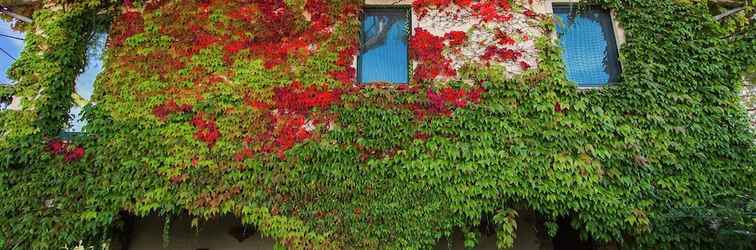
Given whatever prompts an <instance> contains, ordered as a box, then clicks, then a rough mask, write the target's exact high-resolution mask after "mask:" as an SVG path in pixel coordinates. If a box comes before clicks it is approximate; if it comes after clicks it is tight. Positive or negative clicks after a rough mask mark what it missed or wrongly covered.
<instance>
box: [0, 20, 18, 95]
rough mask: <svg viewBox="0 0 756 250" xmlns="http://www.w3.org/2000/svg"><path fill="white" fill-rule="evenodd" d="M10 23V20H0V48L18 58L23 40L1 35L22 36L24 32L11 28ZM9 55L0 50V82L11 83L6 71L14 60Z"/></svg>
mask: <svg viewBox="0 0 756 250" xmlns="http://www.w3.org/2000/svg"><path fill="white" fill-rule="evenodd" d="M12 25H13V23H12V22H11V21H6V20H0V49H2V50H4V51H6V52H8V54H10V56H12V57H13V58H18V57H19V56H20V55H21V49H23V48H24V41H21V40H18V39H13V38H9V37H5V36H3V35H6V36H13V37H19V38H23V37H24V33H21V32H18V31H15V30H13V29H11V26H12ZM10 56H8V55H6V54H5V53H3V52H0V84H11V83H12V82H11V80H10V79H8V76H7V72H8V69H9V68H10V66H11V64H12V63H13V61H15V60H14V59H13V58H11V57H10Z"/></svg>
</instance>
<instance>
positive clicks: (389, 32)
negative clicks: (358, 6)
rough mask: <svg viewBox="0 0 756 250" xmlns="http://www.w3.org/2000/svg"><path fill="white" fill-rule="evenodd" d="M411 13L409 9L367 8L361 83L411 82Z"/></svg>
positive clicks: (360, 65)
mask: <svg viewBox="0 0 756 250" xmlns="http://www.w3.org/2000/svg"><path fill="white" fill-rule="evenodd" d="M408 15H409V13H408V11H407V9H366V10H365V14H364V17H363V20H362V37H361V44H362V46H363V47H362V48H361V50H360V58H359V60H358V65H357V68H358V73H357V77H358V80H359V81H360V82H361V83H371V82H390V83H407V82H409V73H408V68H409V56H408V38H409V20H408ZM381 27H383V29H381Z"/></svg>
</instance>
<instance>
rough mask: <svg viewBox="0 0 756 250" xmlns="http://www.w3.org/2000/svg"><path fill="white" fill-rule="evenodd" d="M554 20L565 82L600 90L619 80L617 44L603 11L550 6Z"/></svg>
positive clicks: (612, 29)
mask: <svg viewBox="0 0 756 250" xmlns="http://www.w3.org/2000/svg"><path fill="white" fill-rule="evenodd" d="M554 18H555V19H556V20H555V21H556V23H557V25H556V26H557V28H556V29H557V35H558V37H559V42H560V46H561V47H562V51H563V52H562V57H563V58H562V59H564V62H565V64H566V67H567V78H568V79H569V80H571V81H574V82H576V83H577V84H578V86H579V87H600V86H604V85H606V84H608V83H613V82H617V81H618V80H619V73H620V65H619V59H618V51H617V41H616V38H615V36H614V28H613V27H614V26H613V25H612V18H611V15H610V14H609V12H608V11H607V10H604V9H601V8H597V7H587V8H581V9H579V10H578V9H577V8H576V6H574V5H554Z"/></svg>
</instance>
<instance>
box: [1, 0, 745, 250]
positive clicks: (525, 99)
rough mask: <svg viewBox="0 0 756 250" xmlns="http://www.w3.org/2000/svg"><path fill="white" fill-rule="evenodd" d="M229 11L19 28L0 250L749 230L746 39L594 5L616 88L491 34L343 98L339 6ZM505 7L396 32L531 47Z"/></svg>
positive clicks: (666, 13)
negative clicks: (81, 82) (614, 50)
mask: <svg viewBox="0 0 756 250" xmlns="http://www.w3.org/2000/svg"><path fill="white" fill-rule="evenodd" d="M247 2H250V3H241V1H231V0H228V1H225V0H216V1H194V0H191V1H190V0H185V1H184V0H176V1H146V2H134V3H132V2H131V1H126V2H125V3H124V4H123V6H121V7H120V8H119V10H117V11H112V9H111V7H110V6H109V5H107V4H100V1H84V2H82V3H77V4H68V5H66V7H65V8H57V9H56V8H50V9H40V10H37V11H36V12H35V14H34V19H35V23H34V26H33V28H34V32H29V33H27V41H26V42H27V45H26V48H25V50H24V52H23V54H22V56H21V58H20V59H19V61H18V62H17V63H16V64H15V65H14V67H13V69H12V70H11V76H12V77H14V78H15V79H16V80H18V85H17V86H18V87H17V88H16V89H17V90H16V91H17V92H16V94H17V95H19V96H24V97H26V100H25V102H24V110H23V111H21V112H16V113H10V114H3V115H2V116H0V119H2V120H0V122H1V123H2V127H0V131H2V132H3V133H2V135H0V138H2V140H0V150H2V153H1V154H0V155H2V158H0V168H1V169H2V170H1V171H0V195H1V196H0V197H2V199H3V201H4V204H3V205H2V206H0V232H1V234H0V242H4V244H5V245H4V246H5V248H9V249H45V248H55V247H57V246H61V245H71V244H73V243H75V242H78V241H79V240H80V239H86V241H85V242H84V243H89V242H97V241H99V240H104V239H106V238H108V234H109V233H110V230H112V229H113V228H114V227H113V226H114V225H116V224H117V222H118V213H119V212H120V211H128V212H130V213H133V214H136V215H140V216H143V215H147V214H150V213H157V214H161V215H170V214H175V213H179V212H182V211H188V212H189V213H190V214H191V215H192V216H195V217H198V218H210V217H213V216H218V215H222V214H233V215H235V216H237V217H239V218H241V219H242V221H243V222H244V223H248V224H254V225H256V226H257V227H258V229H259V230H260V232H262V233H263V234H264V235H267V236H271V237H274V238H276V239H277V240H278V241H279V243H280V244H281V245H283V246H286V247H289V248H316V249H331V248H428V247H430V246H432V245H434V244H435V242H436V240H437V239H438V238H440V237H443V236H448V235H450V233H451V231H452V230H453V229H454V228H463V229H464V230H465V231H467V232H468V233H467V234H470V236H469V237H466V238H467V240H466V245H467V243H470V245H474V243H475V241H476V240H475V239H476V236H475V233H474V232H472V231H471V230H469V228H471V227H472V226H475V225H477V224H479V223H480V222H481V218H482V217H483V216H484V215H487V214H493V215H494V217H493V221H494V222H495V223H496V224H497V225H498V228H497V231H498V235H497V238H498V239H499V242H498V245H499V246H500V247H507V246H511V245H512V242H513V241H514V238H513V237H514V234H513V233H514V231H515V229H516V227H517V225H516V222H515V218H516V216H517V212H516V209H521V208H527V209H532V210H533V211H535V212H537V213H538V214H540V215H541V216H543V217H544V218H546V219H547V220H548V221H549V222H548V223H547V227H548V228H549V229H550V230H549V231H550V232H552V234H553V231H554V230H555V227H554V226H553V225H554V223H553V221H555V220H556V219H558V218H560V217H563V216H572V218H573V219H574V220H573V222H572V224H574V225H575V226H576V227H577V229H579V230H580V231H581V232H582V233H583V235H584V236H585V237H590V238H592V239H595V240H597V241H604V242H606V241H616V242H618V243H620V244H623V245H624V246H627V247H635V248H644V249H645V248H652V249H657V248H659V249H666V248H681V249H688V248H744V249H745V248H748V247H749V246H750V242H751V241H752V238H751V236H749V235H746V234H739V233H737V232H743V231H746V232H747V231H751V232H752V231H753V228H752V227H753V221H752V219H750V217H749V216H752V214H753V198H752V197H753V195H752V192H753V191H752V190H756V189H755V187H754V184H755V183H756V182H754V176H753V167H754V166H756V147H754V144H753V142H754V134H753V132H752V131H750V130H749V126H748V121H747V116H746V113H745V112H744V108H743V106H742V104H740V102H739V100H738V96H737V94H738V91H739V87H740V79H741V75H742V73H743V72H744V71H745V70H746V67H747V66H749V65H754V63H756V44H754V42H753V41H754V39H753V38H754V35H756V33H754V30H753V29H752V28H750V29H745V31H744V33H742V34H741V35H738V36H730V35H729V34H730V32H728V30H727V29H723V28H722V27H721V26H720V24H719V23H717V22H716V21H714V20H713V18H712V16H711V14H710V13H709V9H708V8H707V6H706V5H705V4H704V3H700V2H686V1H655V0H631V1H613V0H602V1H596V2H595V3H597V4H601V5H604V6H607V7H610V8H611V9H613V10H616V12H617V17H618V20H619V22H620V23H622V25H623V26H624V28H625V31H626V34H627V43H626V44H624V45H623V46H622V49H621V61H622V63H623V65H622V66H623V74H622V82H621V83H620V84H616V85H612V86H610V87H606V88H602V89H599V90H588V91H586V90H578V89H576V87H575V86H574V85H573V84H572V83H570V82H568V81H566V80H565V76H564V69H563V67H564V65H562V62H561V59H560V52H559V50H558V48H557V47H556V46H555V44H554V42H553V41H552V40H550V39H548V38H547V37H539V38H530V39H527V40H529V42H531V43H533V44H535V45H534V46H535V47H537V49H538V53H537V54H536V55H530V54H528V53H527V51H523V52H520V51H510V50H512V48H513V47H512V46H514V45H516V44H517V43H518V42H522V43H524V42H525V40H526V39H523V37H527V36H525V35H524V34H519V33H518V34H516V38H517V39H514V38H512V36H514V35H513V33H507V32H504V33H501V34H500V35H498V36H493V37H494V38H495V39H494V40H491V41H492V42H493V43H495V44H496V45H491V46H493V47H491V46H486V48H484V49H485V51H484V52H485V53H483V54H478V57H479V58H474V60H465V61H464V64H463V65H458V64H455V59H452V58H460V57H458V56H455V55H454V52H453V51H454V50H455V49H454V48H455V46H463V45H465V44H468V43H469V41H470V39H478V38H476V37H475V36H473V35H472V34H477V33H474V32H466V35H465V36H463V34H460V33H452V32H450V33H448V35H447V34H443V35H437V34H436V35H434V34H431V33H430V32H428V33H426V32H424V31H422V30H420V29H418V30H416V31H415V33H414V34H415V35H414V36H413V37H411V38H410V40H411V41H413V42H412V45H411V46H412V47H413V48H415V49H417V50H414V51H413V57H414V58H415V59H416V62H415V63H416V64H418V65H417V68H415V70H416V71H415V72H414V73H415V76H416V78H415V79H413V81H412V82H411V83H409V84H407V85H400V86H386V85H354V84H353V83H352V81H353V79H354V68H352V66H351V61H352V59H353V56H354V55H355V54H356V53H357V49H356V48H358V47H359V44H358V41H356V38H357V37H358V33H359V19H358V16H359V13H360V8H361V7H360V5H359V4H360V1H356V0H355V1H324V0H287V1H278V0H254V1H247ZM525 2H527V1H523V3H519V2H517V3H515V2H509V1H493V0H485V1H476V2H472V1H463V0H460V1H438V0H433V1H416V4H415V6H414V8H413V9H414V11H415V12H416V13H425V14H426V15H431V14H432V12H433V11H432V10H426V9H425V8H435V9H443V8H444V6H452V7H454V8H462V9H464V10H465V11H468V12H469V13H470V15H471V16H472V17H474V18H476V20H482V21H481V22H483V23H489V24H490V25H496V24H491V23H499V24H501V23H504V24H506V23H507V22H511V21H512V20H518V18H519V19H522V18H523V16H525V17H526V18H527V19H528V21H527V22H528V23H529V24H530V25H532V26H536V27H538V29H543V31H544V32H545V33H547V34H548V31H550V30H549V29H550V28H551V25H550V23H551V19H550V17H547V16H539V15H537V14H534V13H532V11H531V10H530V9H529V8H527V7H526V6H527V5H526V3H525ZM102 10H105V11H104V12H103V11H102ZM101 13H109V14H113V13H115V14H114V15H115V16H116V18H115V20H114V21H113V24H112V26H111V31H110V36H111V38H110V41H109V47H108V51H107V57H106V70H105V72H103V73H102V74H101V75H100V76H99V78H98V80H97V88H96V92H95V96H94V97H93V100H94V103H96V104H95V105H90V106H88V107H87V113H86V117H87V118H88V121H89V122H88V125H87V126H86V128H85V131H86V134H82V135H80V136H77V137H75V138H73V139H72V140H71V141H70V142H64V141H59V140H55V139H53V137H54V136H55V135H56V134H57V133H58V132H59V131H60V129H61V128H62V127H63V125H64V124H65V122H66V120H67V115H66V114H67V112H68V109H69V108H70V106H71V105H72V99H71V98H70V97H71V91H72V85H73V81H74V79H75V77H76V75H77V74H78V72H79V70H80V69H81V68H83V66H84V62H85V51H86V44H87V42H88V41H87V38H86V37H87V36H81V35H79V34H86V33H90V32H93V31H94V30H95V29H96V26H98V25H104V24H107V23H108V22H107V19H103V20H99V21H96V22H93V19H92V18H93V17H97V16H98V14H101ZM441 13H444V12H443V11H442V12H441ZM92 23H95V24H98V25H91V24H92ZM486 27H487V26H486ZM738 31H739V32H741V31H743V29H738ZM496 33H497V32H495V31H494V34H496ZM463 37H465V39H463ZM421 46H427V47H421ZM488 48H491V49H488ZM516 53H520V55H517V54H516ZM531 56H532V57H535V58H537V59H538V63H537V64H535V63H532V62H526V61H525V59H523V60H520V59H521V58H520V57H531ZM491 60H494V62H501V63H504V64H505V66H502V65H499V64H496V63H489V62H491ZM528 60H530V59H528ZM438 62H444V63H442V64H441V65H440V66H442V67H441V68H437V66H439V65H434V66H431V65H428V64H431V63H438ZM446 62H448V63H446ZM522 62H524V63H525V64H522ZM507 63H511V64H512V65H518V66H522V67H521V68H522V70H524V73H522V74H520V75H512V74H509V72H510V70H509V69H508V68H507V67H509V66H508V65H507ZM526 66H527V67H526ZM419 69H427V70H426V71H425V72H418V71H417V70H419ZM439 74H440V75H442V76H444V77H442V78H437V77H436V76H438V75H439ZM418 75H420V76H421V77H417V76H418ZM418 78H420V79H418ZM712 223H717V227H712V226H711V225H712ZM725 231H726V232H728V234H727V237H723V236H722V235H723V234H721V233H723V232H725ZM730 232H735V233H732V234H729V233H730ZM90 245H91V244H90Z"/></svg>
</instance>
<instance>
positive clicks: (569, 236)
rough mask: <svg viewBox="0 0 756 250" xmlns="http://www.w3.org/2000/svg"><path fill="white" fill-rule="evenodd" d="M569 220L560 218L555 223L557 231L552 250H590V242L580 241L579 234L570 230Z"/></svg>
mask: <svg viewBox="0 0 756 250" xmlns="http://www.w3.org/2000/svg"><path fill="white" fill-rule="evenodd" d="M570 220H571V219H570V218H562V219H560V220H558V221H557V225H558V226H559V230H558V231H557V234H556V236H555V237H554V239H553V244H554V250H592V249H594V248H593V242H592V241H591V240H581V239H580V232H578V231H577V230H575V229H574V228H572V226H571V225H570Z"/></svg>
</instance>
